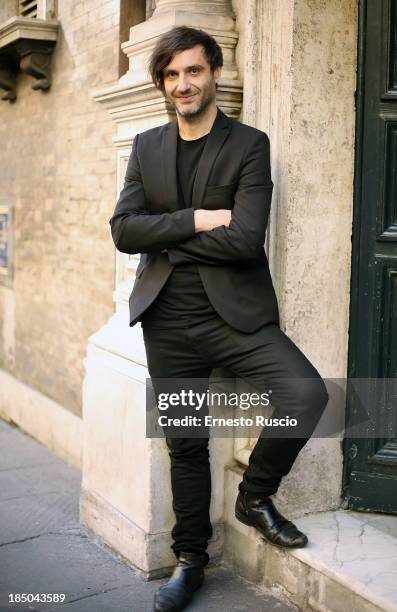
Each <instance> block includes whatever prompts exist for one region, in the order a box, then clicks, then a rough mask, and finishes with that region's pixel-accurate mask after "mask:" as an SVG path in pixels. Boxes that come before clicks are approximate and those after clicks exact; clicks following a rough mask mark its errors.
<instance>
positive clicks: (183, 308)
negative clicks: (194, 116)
mask: <svg viewBox="0 0 397 612" xmlns="http://www.w3.org/2000/svg"><path fill="white" fill-rule="evenodd" d="M207 138H208V134H206V135H205V136H202V137H201V138H197V139H196V140H182V138H180V136H179V135H178V147H177V157H176V164H177V181H178V199H179V206H180V207H181V208H182V207H183V208H190V207H191V206H192V194H193V185H194V180H195V178H196V173H197V168H198V164H199V161H200V157H201V155H202V153H203V150H204V146H205V143H206V140H207ZM214 315H216V311H215V310H214V308H213V307H212V305H211V303H210V301H209V299H208V297H207V294H206V292H205V289H204V287H203V283H202V281H201V277H200V273H199V271H198V268H197V264H195V263H186V264H178V265H177V266H174V269H173V271H172V272H171V274H170V276H169V278H168V280H167V282H166V283H165V285H164V287H163V288H162V290H161V291H160V293H159V295H158V296H157V298H156V299H155V301H154V302H153V304H151V306H149V308H148V309H147V310H146V311H145V312H144V314H143V316H142V324H143V325H144V326H145V327H146V326H149V325H152V326H155V325H159V326H162V327H179V326H180V325H181V323H183V321H184V320H185V321H186V322H187V321H188V320H191V319H192V318H194V319H196V318H198V317H199V318H200V319H203V318H209V317H212V316H214Z"/></svg>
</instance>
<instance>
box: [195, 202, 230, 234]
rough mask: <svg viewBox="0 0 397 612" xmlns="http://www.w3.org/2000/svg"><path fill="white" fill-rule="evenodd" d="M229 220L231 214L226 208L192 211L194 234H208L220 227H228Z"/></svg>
mask: <svg viewBox="0 0 397 612" xmlns="http://www.w3.org/2000/svg"><path fill="white" fill-rule="evenodd" d="M231 218H232V212H231V210H228V209H227V208H219V209H218V210H206V209H205V208H198V209H196V210H195V211H194V226H195V230H196V233H197V232H208V231H210V230H213V229H215V228H216V227H220V226H221V225H225V226H226V227H229V223H230V221H231Z"/></svg>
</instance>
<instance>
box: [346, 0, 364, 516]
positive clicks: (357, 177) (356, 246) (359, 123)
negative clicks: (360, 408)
mask: <svg viewBox="0 0 397 612" xmlns="http://www.w3.org/2000/svg"><path fill="white" fill-rule="evenodd" d="M366 15H367V0H358V29H357V81H356V92H355V100H356V120H355V126H356V129H355V144H354V179H353V222H352V256H351V271H350V307H349V329H348V358H347V378H348V379H349V378H354V377H355V372H356V361H355V353H354V348H355V346H356V341H357V337H358V333H359V332H358V319H357V318H355V317H354V316H353V313H354V312H357V305H358V299H359V295H358V285H359V279H358V274H355V272H357V271H358V270H359V265H360V238H361V198H362V163H363V132H364V125H363V121H364V85H365V83H364V75H365V35H366V25H367V24H366ZM351 416H352V402H351V398H350V397H349V393H347V394H346V423H347V422H349V420H350V417H351ZM342 450H343V472H342V493H341V495H342V506H343V507H346V508H347V507H348V501H349V484H350V469H351V461H350V459H351V458H353V457H354V452H355V447H354V446H353V444H352V440H351V439H349V438H346V437H344V438H343V442H342Z"/></svg>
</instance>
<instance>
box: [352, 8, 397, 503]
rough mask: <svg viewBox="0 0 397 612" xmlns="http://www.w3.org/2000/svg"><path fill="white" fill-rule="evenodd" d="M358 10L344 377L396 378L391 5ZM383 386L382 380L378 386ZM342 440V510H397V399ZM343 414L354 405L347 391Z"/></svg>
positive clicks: (396, 62)
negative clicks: (346, 368)
mask: <svg viewBox="0 0 397 612" xmlns="http://www.w3.org/2000/svg"><path fill="white" fill-rule="evenodd" d="M360 4H361V6H360V34H359V61H358V86H357V139H356V172H355V210H354V220H353V258H352V283H351V311H350V334H349V378H351V379H354V378H360V379H392V378H394V379H395V378H396V377H397V0H366V1H362V2H361V3H360ZM382 384H383V386H384V387H385V380H383V382H379V383H378V385H380V386H382ZM367 410H368V412H369V416H370V424H368V429H367V432H366V434H365V435H364V436H363V437H360V438H351V439H346V440H345V442H344V447H345V464H344V468H345V469H344V498H345V505H346V507H349V508H354V509H357V510H368V511H371V510H372V511H381V512H388V513H393V514H394V513H397V397H396V395H395V393H393V390H392V385H390V384H389V385H387V392H386V393H383V394H382V393H380V395H379V397H378V399H372V398H371V400H370V401H369V402H368V406H367ZM347 411H348V415H350V416H351V415H352V414H354V411H355V400H354V398H353V395H352V394H350V395H349V394H348V403H347Z"/></svg>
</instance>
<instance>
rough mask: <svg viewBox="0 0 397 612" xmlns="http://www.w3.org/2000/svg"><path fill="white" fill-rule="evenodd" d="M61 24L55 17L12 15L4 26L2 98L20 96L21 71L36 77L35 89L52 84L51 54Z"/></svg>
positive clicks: (0, 66)
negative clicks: (17, 82)
mask: <svg viewBox="0 0 397 612" xmlns="http://www.w3.org/2000/svg"><path fill="white" fill-rule="evenodd" d="M58 27H59V23H58V21H56V20H54V19H33V18H30V17H12V18H11V19H9V20H8V21H6V22H5V23H3V24H1V25H0V88H1V89H4V90H5V92H6V93H5V94H4V95H3V96H2V97H1V99H2V100H9V101H13V100H15V99H16V91H15V83H16V76H17V73H18V70H21V71H22V72H25V73H26V74H29V75H30V76H33V77H34V78H35V79H37V80H36V82H35V83H34V84H33V85H32V89H35V90H36V89H41V90H46V89H49V88H50V86H51V71H50V68H51V56H52V52H53V49H54V46H55V43H56V39H57V33H58Z"/></svg>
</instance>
